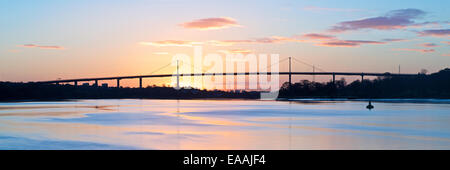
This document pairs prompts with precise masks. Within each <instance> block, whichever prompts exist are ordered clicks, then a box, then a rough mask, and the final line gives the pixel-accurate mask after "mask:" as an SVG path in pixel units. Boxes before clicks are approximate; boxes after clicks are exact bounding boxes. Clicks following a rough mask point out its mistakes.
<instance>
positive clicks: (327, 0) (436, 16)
mask: <svg viewBox="0 0 450 170" xmlns="http://www.w3.org/2000/svg"><path fill="white" fill-rule="evenodd" d="M449 6H450V1H442V0H428V1H423V0H408V1H392V0H365V1H360V0H345V1H342V0H297V1H294V0H272V1H268V0H145V1H144V0H130V1H123V0H96V1H90V0H65V1H58V0H40V1H33V0H14V1H13V0H2V1H0V81H24V82H27V81H41V80H55V79H59V78H61V79H70V78H87V77H105V76H127V75H144V74H149V73H152V72H153V71H154V70H155V69H158V68H160V67H161V66H164V65H166V64H168V63H170V62H171V60H172V56H173V55H174V54H176V53H186V54H189V55H192V53H193V46H195V45H198V44H202V47H203V49H204V51H205V52H204V53H212V52H215V53H255V54H259V53H267V54H279V55H280V58H281V59H282V58H286V57H294V58H296V59H298V60H300V61H303V62H305V63H308V64H310V65H314V66H316V67H317V68H321V69H323V70H326V71H336V72H338V71H350V72H394V73H397V72H398V67H399V65H400V66H401V72H402V73H417V72H419V71H420V70H421V69H426V70H428V72H436V71H439V70H441V69H443V68H446V67H450V66H449V64H450V48H449V45H450V25H449V24H450V21H449V18H450V12H449V10H448V7H449ZM285 68H287V63H281V65H280V71H283V69H285ZM174 69H175V67H169V68H166V69H164V70H161V71H160V72H158V73H161V74H162V73H172V72H173V70H174ZM293 71H312V68H311V67H310V66H308V65H305V64H301V63H293ZM301 78H302V77H298V79H301ZM303 78H310V77H303ZM319 79H320V78H319ZM322 79H323V80H324V81H326V80H328V79H329V77H326V78H322ZM131 81H133V80H131ZM164 82H166V80H146V82H145V84H157V83H164ZM129 84H136V83H135V82H134V83H133V82H130V83H129Z"/></svg>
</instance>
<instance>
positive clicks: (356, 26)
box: [330, 9, 428, 32]
mask: <svg viewBox="0 0 450 170" xmlns="http://www.w3.org/2000/svg"><path fill="white" fill-rule="evenodd" d="M425 14H426V13H425V12H424V11H422V10H419V9H399V10H393V11H390V12H388V13H387V14H385V15H383V16H379V17H372V18H365V19H360V20H353V21H345V22H340V23H338V24H337V25H335V26H333V27H332V28H331V29H330V31H331V32H344V31H350V30H360V29H377V30H392V29H402V28H406V27H408V26H418V25H421V24H420V23H416V22H414V19H418V18H420V17H422V16H424V15H425ZM427 24H428V23H427Z"/></svg>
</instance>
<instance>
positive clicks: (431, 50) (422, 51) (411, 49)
mask: <svg viewBox="0 0 450 170" xmlns="http://www.w3.org/2000/svg"><path fill="white" fill-rule="evenodd" d="M394 51H414V52H421V53H432V52H435V50H434V49H414V48H397V49H394Z"/></svg>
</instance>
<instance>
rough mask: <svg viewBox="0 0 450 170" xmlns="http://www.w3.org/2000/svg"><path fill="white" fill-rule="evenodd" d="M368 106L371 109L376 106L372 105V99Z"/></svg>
mask: <svg viewBox="0 0 450 170" xmlns="http://www.w3.org/2000/svg"><path fill="white" fill-rule="evenodd" d="M366 108H367V109H369V110H371V109H373V108H374V106H373V105H372V101H369V105H367V106H366Z"/></svg>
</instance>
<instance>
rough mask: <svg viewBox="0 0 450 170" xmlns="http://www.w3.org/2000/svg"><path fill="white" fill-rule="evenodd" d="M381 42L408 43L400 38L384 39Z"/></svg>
mask: <svg viewBox="0 0 450 170" xmlns="http://www.w3.org/2000/svg"><path fill="white" fill-rule="evenodd" d="M382 41H386V42H400V41H408V39H401V38H385V39H383V40H382Z"/></svg>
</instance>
